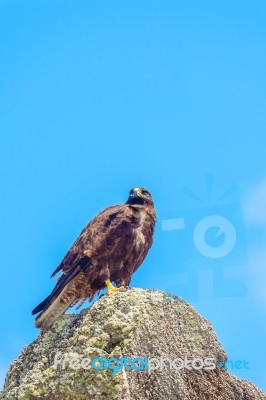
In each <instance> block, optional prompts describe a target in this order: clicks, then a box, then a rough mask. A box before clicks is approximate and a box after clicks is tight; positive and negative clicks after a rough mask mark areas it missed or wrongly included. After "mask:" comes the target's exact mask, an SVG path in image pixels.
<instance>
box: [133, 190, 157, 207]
mask: <svg viewBox="0 0 266 400" xmlns="http://www.w3.org/2000/svg"><path fill="white" fill-rule="evenodd" d="M126 204H142V205H147V206H150V207H153V206H154V204H153V200H152V197H151V194H150V192H149V191H148V190H147V189H144V188H140V187H135V188H133V189H131V190H130V192H129V197H128V200H127V202H126Z"/></svg>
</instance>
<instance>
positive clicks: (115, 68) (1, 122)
mask: <svg viewBox="0 0 266 400" xmlns="http://www.w3.org/2000/svg"><path fill="white" fill-rule="evenodd" d="M265 13H266V4H265V2H264V1H262V0H253V1H228V0H224V1H215V2H214V1H205V0H204V1H200V2H199V1H195V0H194V1H182V2H181V1H160V2H159V1H149V0H147V1H136V0H135V1H126V2H125V1H116V0H114V1H112V2H110V1H98V2H93V1H79V0H76V1H72V2H70V1H66V0H64V1H54V0H53V1H51V0H45V1H43V0H38V1H33V0H32V1H28V0H24V1H23V2H22V1H13V0H5V1H4V0H0V54H1V63H0V109H1V118H0V174H1V208H0V223H1V240H0V244H1V286H0V289H1V290H0V297H1V301H0V307H1V310H0V315H1V327H2V329H1V331H0V343H1V351H0V372H1V379H3V377H4V375H5V372H6V369H7V367H8V365H9V363H10V362H11V360H13V359H14V358H15V357H16V356H17V355H18V354H19V352H20V351H21V350H22V348H23V346H24V345H25V344H28V343H30V342H31V341H32V340H33V339H34V338H35V337H36V336H37V330H36V329H35V328H34V321H33V318H32V316H31V314H30V311H31V309H32V308H33V307H34V306H35V305H36V304H37V303H38V302H39V301H41V300H42V299H43V297H45V296H47V294H48V293H49V291H50V290H51V289H52V288H53V285H54V281H52V280H50V279H49V276H50V274H51V272H52V271H53V270H54V268H55V267H56V265H57V264H58V263H59V261H60V260H61V258H62V257H63V256H64V254H65V252H66V251H67V249H68V248H69V246H70V245H71V244H72V242H73V241H74V240H75V238H76V236H77V235H78V234H79V233H80V231H81V229H82V228H83V226H84V225H85V224H86V223H87V221H88V220H90V219H91V218H92V217H93V216H94V215H95V214H96V213H97V212H98V211H100V210H101V209H102V208H103V207H105V206H107V205H110V204H116V203H120V202H123V201H125V199H126V197H127V194H128V190H129V189H130V188H131V187H132V186H145V187H147V188H148V189H149V190H150V191H151V192H152V194H153V197H154V200H155V203H156V208H157V211H158V215H159V220H158V225H157V231H156V238H155V243H154V246H153V248H152V251H151V252H150V254H149V256H148V258H147V260H146V261H145V263H144V265H143V266H142V267H141V268H140V269H139V271H138V272H137V273H136V275H135V276H134V279H133V282H132V284H133V286H136V287H143V288H145V287H147V288H157V289H162V290H169V291H171V292H173V293H175V294H180V295H181V296H182V297H183V298H184V299H186V300H188V301H190V302H191V303H192V304H193V305H194V306H195V307H196V308H197V310H198V311H199V312H200V313H201V314H202V315H204V316H205V317H206V318H207V319H209V320H210V321H211V322H212V324H213V325H214V328H215V330H216V332H217V334H218V337H219V339H220V341H221V343H222V345H223V346H224V348H225V350H226V351H227V354H228V356H229V358H230V359H231V360H247V361H248V362H249V363H250V369H249V370H247V369H242V370H239V371H236V370H235V371H231V372H233V373H235V374H236V375H238V376H241V377H244V378H246V379H250V380H252V381H253V382H254V383H256V384H257V385H258V386H259V387H261V388H262V389H264V390H266V383H265V382H266V365H265V357H266V350H265V335H266V322H265V309H266V288H265V286H266V211H265V210H266V164H265V144H266V136H265V128H266V114H265V105H266V74H265V70H266V52H265V45H266V43H265V42H266V24H265V16H266V14H265ZM184 187H186V188H185V189H184ZM229 188H231V189H230V190H229V191H228V193H227V194H226V191H227V189H229ZM236 189H237V190H236ZM191 191H192V192H193V193H194V195H192V194H191ZM223 194H225V195H224V196H223ZM215 215H216V216H217V215H218V216H220V217H222V218H223V221H227V222H228V221H230V223H229V225H230V227H231V228H230V227H229V228H228V226H227V225H226V226H224V228H223V229H222V230H221V231H218V228H217V226H219V224H220V222H221V221H220V222H219V221H218V222H217V221H216V225H217V226H216V225H215V222H214V220H213V219H212V218H213V216H215ZM208 218H209V219H208ZM210 218H211V219H210ZM169 219H171V220H172V219H174V220H176V219H177V220H178V221H179V222H180V221H183V225H184V229H178V230H169V221H168V222H167V221H166V220H169ZM202 220H204V221H205V223H207V228H206V226H205V228H204V227H203V228H202V227H201V228H200V226H198V223H199V222H200V221H202ZM165 221H166V222H165ZM175 222H176V221H174V223H175ZM172 223H173V221H172ZM208 223H209V226H208ZM212 223H213V224H214V226H211V224H212ZM165 224H166V225H165ZM167 224H168V225H167ZM196 226H198V230H196V231H195V228H196ZM232 226H233V232H235V237H234V234H233V233H232ZM165 227H166V228H167V230H165V229H166V228H165ZM220 228H221V226H220ZM202 229H203V231H202ZM204 229H205V230H206V232H205V231H204ZM228 229H229V231H228ZM230 229H231V233H230ZM223 230H224V231H225V232H223ZM202 232H205V235H203V239H204V243H205V244H207V250H208V249H209V250H210V249H212V248H214V252H215V251H216V250H217V249H218V250H221V249H223V248H224V247H223V246H224V245H225V243H227V245H229V247H230V244H232V243H233V245H234V246H233V248H232V249H231V250H230V249H229V250H230V251H229V250H228V251H229V252H228V253H227V254H226V255H224V254H222V255H221V254H220V256H219V257H218V256H212V257H209V256H208V255H206V251H205V255H204V254H203V253H202V251H199V250H200V249H201V250H202V249H203V247H202V246H203V245H204V243H203V244H202V243H201V244H200V238H201V235H202ZM228 232H229V233H230V235H229V233H228ZM228 235H229V237H227V236H228ZM228 240H229V241H228ZM208 246H209V247H208ZM231 247H232V246H231ZM205 250H206V249H205ZM209 250H208V251H209Z"/></svg>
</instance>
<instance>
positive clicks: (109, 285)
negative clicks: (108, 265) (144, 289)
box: [105, 279, 127, 295]
mask: <svg viewBox="0 0 266 400" xmlns="http://www.w3.org/2000/svg"><path fill="white" fill-rule="evenodd" d="M105 284H106V286H107V294H108V295H110V294H113V293H116V292H125V291H126V290H127V289H126V288H125V287H124V286H120V287H115V286H113V285H112V282H111V281H110V279H107V280H106V281H105Z"/></svg>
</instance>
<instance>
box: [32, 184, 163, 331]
mask: <svg viewBox="0 0 266 400" xmlns="http://www.w3.org/2000/svg"><path fill="white" fill-rule="evenodd" d="M155 222H156V212H155V210H154V204H153V200H152V197H151V195H150V193H149V192H148V190H146V189H144V188H133V189H132V190H130V192H129V198H128V200H127V201H126V203H124V204H120V205H115V206H111V207H107V208H105V209H104V210H103V211H101V212H100V213H99V214H98V215H96V217H95V218H94V219H93V220H92V221H90V222H89V223H88V225H87V226H86V227H85V228H84V229H83V231H82V232H81V234H80V235H79V237H78V238H77V240H76V241H75V243H74V244H73V245H72V247H71V248H70V249H69V251H68V252H67V254H66V255H65V257H64V258H63V260H62V262H61V263H60V264H59V265H58V267H57V268H56V270H55V271H54V272H53V274H52V277H53V276H54V275H55V274H56V273H57V272H59V271H62V275H61V276H60V277H59V279H58V281H57V284H56V286H55V288H54V289H53V291H52V292H51V294H50V295H49V296H48V297H47V298H46V299H45V300H44V301H42V302H41V303H40V304H39V305H38V306H37V307H35V308H34V310H33V311H32V314H36V313H39V314H38V315H37V317H36V322H35V326H36V327H38V328H41V329H42V331H43V332H44V331H46V330H47V329H49V328H50V327H51V326H52V324H53V323H54V322H55V320H56V319H57V318H58V317H59V316H60V315H62V314H63V313H64V312H65V311H66V310H67V309H68V308H69V307H70V306H73V305H75V304H76V303H78V302H84V301H85V300H86V299H89V300H92V299H93V297H94V296H95V295H96V294H97V293H98V292H99V291H100V290H102V289H104V288H105V287H107V290H108V291H107V293H108V294H112V293H115V292H117V291H121V290H125V286H129V284H130V280H131V277H132V275H133V273H134V272H135V271H136V270H137V268H138V267H139V266H140V265H141V264H142V262H143V260H144V259H145V257H146V255H147V253H148V251H149V249H150V247H151V245H152V242H153V235H154V227H155ZM112 282H115V284H116V286H117V287H115V286H113V285H112Z"/></svg>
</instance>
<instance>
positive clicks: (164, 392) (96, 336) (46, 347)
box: [0, 289, 266, 400]
mask: <svg viewBox="0 0 266 400" xmlns="http://www.w3.org/2000/svg"><path fill="white" fill-rule="evenodd" d="M66 356H68V358H69V361H66V359H65V357H66ZM124 356H126V357H127V359H128V360H130V359H131V360H132V359H134V358H135V357H141V360H139V363H138V362H137V360H135V361H134V365H135V367H136V368H143V370H136V369H132V370H129V369H130V367H131V364H129V363H128V364H127V363H126V362H125V361H126V359H124V362H125V363H124V364H125V366H124V367H123V368H122V367H121V368H120V365H119V362H118V361H117V360H113V364H111V368H114V367H115V365H116V367H117V370H115V369H110V368H107V366H108V364H107V363H108V361H110V358H112V357H114V358H116V359H120V358H121V357H124ZM147 356H148V357H149V363H150V365H151V369H147V366H148V358H147ZM55 357H57V360H58V365H55ZM103 357H104V358H103ZM152 357H155V358H157V359H158V361H156V360H151V358H152ZM160 357H168V358H169V359H170V361H171V362H172V361H173V360H175V359H178V360H176V361H175V363H174V364H172V369H170V361H169V360H168V361H167V360H165V359H164V360H163V359H160ZM186 357H187V361H186V362H187V367H189V368H191V369H189V368H187V367H186V366H184V367H183V368H180V367H181V363H184V362H185V360H186ZM88 358H89V359H90V360H92V363H94V366H95V368H97V369H95V368H94V369H93V368H91V363H90V360H88ZM95 358H98V360H95ZM192 358H197V359H198V361H197V362H196V360H194V361H193V362H194V367H192V365H191V362H192ZM206 358H212V359H214V360H215V365H213V366H211V368H212V369H209V370H208V369H207V363H208V360H207V361H206ZM226 359H227V357H226V354H225V352H224V350H223V349H222V347H221V345H220V344H219V342H218V340H217V337H216V334H215V332H214V331H213V329H212V326H211V324H210V323H209V322H208V321H207V320H206V319H204V318H203V317H201V316H200V315H199V314H198V313H197V312H196V311H195V309H194V308H193V307H192V306H190V305H189V304H188V303H186V302H185V301H183V300H182V299H181V298H179V297H177V296H173V295H171V294H169V293H165V292H161V291H158V290H142V289H131V290H128V291H126V292H120V293H116V294H113V295H111V296H107V295H105V296H103V297H102V298H101V299H100V300H98V301H96V302H95V303H94V304H93V305H92V307H91V308H89V309H86V310H83V311H82V312H81V313H80V314H78V315H76V314H69V315H64V316H63V317H61V318H60V319H59V320H58V321H57V322H56V323H55V324H54V326H53V327H52V329H51V330H50V331H48V332H47V333H45V334H44V335H39V336H38V338H37V339H36V340H35V341H34V342H33V343H32V344H30V345H29V346H26V347H25V348H24V350H23V351H22V353H21V355H20V356H19V357H18V359H17V360H15V361H14V362H13V363H12V364H11V367H10V369H9V371H8V373H7V377H6V381H5V386H4V389H3V392H2V393H1V395H0V399H5V400H16V399H19V400H28V399H29V400H30V399H34V400H37V399H42V400H46V399H47V400H52V399H54V400H68V399H69V400H70V399H71V400H73V399H77V400H83V399H84V400H85V399H86V400H87V399H93V400H102V399H106V400H112V399H119V400H135V399H136V400H144V399H145V400H146V399H147V400H148V399H150V400H163V399H166V400H168V399H169V400H181V399H182V400H198V399H202V400H205V399H206V400H219V399H221V400H229V399H232V400H233V399H234V400H238V399H239V400H240V399H241V400H253V399H254V400H255V399H258V400H259V399H265V400H266V395H265V394H263V393H262V392H261V391H260V390H259V389H257V388H256V387H255V386H254V385H253V384H252V383H250V382H248V381H243V380H240V379H238V378H236V377H235V376H232V375H230V374H229V373H228V372H227V370H226V369H225V368H223V367H222V366H218V364H219V363H224V362H225V361H226ZM63 360H65V365H64V364H63V363H62V362H63ZM214 360H211V361H210V360H209V363H214ZM163 361H164V363H163ZM60 362H61V365H60ZM104 362H105V364H104ZM159 362H161V365H162V368H161V367H160V368H159V369H155V367H159ZM81 363H83V367H81ZM120 363H121V361H120ZM203 363H204V365H203ZM104 365H105V366H106V369H104ZM112 365H113V367H112ZM64 367H65V368H64ZM74 367H75V368H76V369H74ZM199 367H201V369H199ZM88 368H89V369H88ZM152 368H154V369H152ZM118 370H119V372H118Z"/></svg>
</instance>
